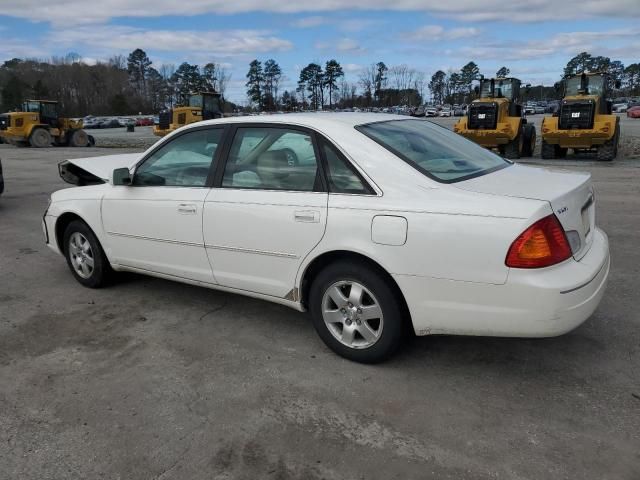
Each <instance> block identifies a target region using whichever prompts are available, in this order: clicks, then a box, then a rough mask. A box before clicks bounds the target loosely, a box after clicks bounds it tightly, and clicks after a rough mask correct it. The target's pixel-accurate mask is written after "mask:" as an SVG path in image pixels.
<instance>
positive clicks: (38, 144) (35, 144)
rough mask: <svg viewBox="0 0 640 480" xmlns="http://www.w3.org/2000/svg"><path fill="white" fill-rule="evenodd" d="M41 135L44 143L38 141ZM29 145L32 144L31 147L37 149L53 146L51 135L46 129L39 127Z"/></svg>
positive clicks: (33, 133) (32, 134)
mask: <svg viewBox="0 0 640 480" xmlns="http://www.w3.org/2000/svg"><path fill="white" fill-rule="evenodd" d="M40 135H42V142H40V141H36V139H37V138H38V136H40ZM47 140H48V141H47ZM29 143H30V144H31V146H33V147H36V148H44V147H48V146H49V145H51V134H50V133H49V132H48V131H47V130H46V129H44V128H41V127H38V128H36V129H35V130H34V131H33V132H31V137H30V138H29Z"/></svg>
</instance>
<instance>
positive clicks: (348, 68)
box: [342, 63, 364, 73]
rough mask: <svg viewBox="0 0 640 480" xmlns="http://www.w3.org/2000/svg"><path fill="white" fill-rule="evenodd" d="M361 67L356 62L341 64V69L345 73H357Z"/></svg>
mask: <svg viewBox="0 0 640 480" xmlns="http://www.w3.org/2000/svg"><path fill="white" fill-rule="evenodd" d="M363 68H364V67H363V66H362V65H360V64H358V63H345V64H343V65H342V69H343V70H344V71H345V73H359V72H361V71H362V70H363Z"/></svg>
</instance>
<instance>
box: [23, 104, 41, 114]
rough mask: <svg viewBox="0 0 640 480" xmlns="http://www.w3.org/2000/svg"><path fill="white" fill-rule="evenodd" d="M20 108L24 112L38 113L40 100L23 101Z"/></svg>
mask: <svg viewBox="0 0 640 480" xmlns="http://www.w3.org/2000/svg"><path fill="white" fill-rule="evenodd" d="M22 109H23V110H24V111H25V112H31V113H39V112H40V102H24V104H23V106H22Z"/></svg>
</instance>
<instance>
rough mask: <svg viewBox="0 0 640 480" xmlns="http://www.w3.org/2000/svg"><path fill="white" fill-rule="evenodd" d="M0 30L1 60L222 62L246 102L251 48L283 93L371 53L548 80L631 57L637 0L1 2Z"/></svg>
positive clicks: (636, 56)
mask: <svg viewBox="0 0 640 480" xmlns="http://www.w3.org/2000/svg"><path fill="white" fill-rule="evenodd" d="M0 36H1V37H2V40H1V41H0V61H4V60H7V59H10V58H14V57H19V58H25V57H28V58H39V59H46V58H49V57H51V56H53V55H65V54H66V53H68V52H75V53H78V54H79V55H80V56H81V57H82V58H83V60H84V61H85V62H87V63H93V62H96V61H104V60H107V59H108V58H109V57H111V56H113V55H115V54H122V55H127V54H128V53H129V52H131V51H132V50H134V49H136V48H142V49H143V50H145V51H146V52H147V54H148V55H149V57H150V58H151V60H152V61H153V63H154V66H155V67H159V66H160V65H162V64H175V65H176V66H177V65H179V64H180V63H182V62H183V61H186V62H189V63H195V64H199V65H204V64H205V63H208V62H215V63H220V64H222V65H223V66H224V67H225V68H226V70H227V71H228V73H230V74H231V80H230V83H229V87H228V90H227V97H228V98H229V99H230V100H231V101H234V102H238V103H244V102H246V93H245V90H246V89H245V83H246V79H245V75H246V73H247V69H248V64H249V62H250V61H251V60H253V59H254V58H257V59H259V60H262V61H263V62H264V61H265V60H267V59H269V58H273V59H275V60H276V61H277V62H278V63H279V64H280V66H281V67H282V69H283V72H284V74H285V78H284V81H283V85H282V87H281V91H282V90H284V89H287V88H289V89H294V88H295V84H296V80H297V78H298V75H299V71H300V69H301V68H303V67H304V66H305V65H307V64H308V63H310V62H316V63H320V64H322V65H324V63H325V62H326V61H327V60H329V59H332V58H335V59H336V60H338V61H339V62H340V63H341V64H342V67H343V69H344V71H345V74H346V77H347V79H348V80H349V81H350V82H357V79H358V72H359V71H361V70H362V69H363V68H364V67H366V66H367V65H370V64H371V63H375V62H378V61H383V62H385V64H386V65H387V66H392V65H399V64H406V65H408V66H410V67H411V68H414V69H416V70H418V71H420V72H424V73H425V75H427V77H430V76H431V75H432V74H433V73H434V72H435V71H437V70H443V71H445V72H446V71H447V70H449V69H452V70H459V69H460V68H461V67H462V66H463V65H464V64H466V63H467V62H469V61H471V60H473V61H475V62H476V63H477V64H478V66H479V67H480V73H482V74H484V75H485V76H492V75H494V74H495V72H496V71H497V70H498V68H500V67H501V66H503V65H504V66H506V67H508V68H509V69H510V70H511V75H513V76H516V77H518V78H520V79H521V80H523V82H525V83H532V84H539V83H543V84H545V85H552V84H553V83H554V82H556V81H557V80H558V79H559V77H560V75H561V73H562V69H563V67H564V65H566V63H567V61H568V60H569V59H570V58H571V57H572V56H574V55H575V54H577V53H579V52H582V51H588V52H590V53H591V54H593V55H606V56H609V57H611V58H612V60H621V61H622V62H623V63H624V64H625V65H626V64H629V63H634V62H640V0H438V1H433V0H393V1H389V0H366V1H362V0H313V1H311V0H293V1H292V0H153V1H151V0H99V1H92V0H58V1H57V2H49V3H48V2H43V1H42V0H0Z"/></svg>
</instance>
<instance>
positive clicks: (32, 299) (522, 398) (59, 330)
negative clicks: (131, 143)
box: [0, 145, 640, 480]
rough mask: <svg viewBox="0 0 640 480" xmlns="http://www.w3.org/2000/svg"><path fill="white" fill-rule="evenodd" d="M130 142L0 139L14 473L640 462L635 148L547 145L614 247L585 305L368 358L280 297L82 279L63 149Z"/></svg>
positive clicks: (5, 434)
mask: <svg viewBox="0 0 640 480" xmlns="http://www.w3.org/2000/svg"><path fill="white" fill-rule="evenodd" d="M128 151H132V150H131V149H128V150H123V149H113V150H111V151H106V150H103V149H99V148H96V149H71V148H51V149H44V150H36V149H28V148H22V149H18V148H13V147H10V146H7V145H1V146H0V157H1V158H2V162H3V166H4V172H5V177H6V178H5V180H6V191H5V193H4V195H2V196H0V225H1V228H0V273H1V274H2V279H1V280H0V385H1V388H0V479H3V480H4V479H20V480H30V479H34V480H35V479H37V480H45V479H88V478H89V479H97V478H108V479H151V478H153V479H164V480H166V479H190V480H199V479H203V480H204V479H216V480H222V479H256V478H273V479H279V480H285V479H301V480H310V479H311V480H313V479H382V480H391V479H398V480H410V479H425V478H433V479H452V480H463V479H473V480H476V479H514V480H524V479H531V480H539V479H578V478H579V479H584V480H591V479H593V480H603V479H610V480H637V479H638V478H640V333H639V332H640V313H639V309H638V292H640V253H639V250H638V232H640V216H639V215H638V211H640V162H637V161H634V160H630V159H619V160H617V161H615V162H611V163H607V164H602V163H598V162H590V161H584V160H573V161H555V162H544V161H541V160H536V161H535V163H537V164H541V165H545V166H561V167H563V168H568V169H579V170H588V171H590V172H591V173H592V175H593V179H594V183H595V187H596V189H597V218H598V223H599V225H600V226H601V227H602V228H603V229H605V230H606V231H607V233H608V234H609V237H610V242H611V253H612V267H611V275H610V283H609V287H608V290H607V292H606V294H605V296H604V299H603V301H602V303H601V305H600V307H599V308H598V310H597V311H596V313H595V314H594V315H593V317H592V318H591V319H589V320H588V321H587V322H586V323H585V324H584V325H582V326H581V327H579V328H578V329H577V330H575V331H573V332H571V333H570V334H567V335H564V336H562V337H558V338H553V339H539V340H520V339H500V338H464V337H445V336H443V337H422V338H416V339H414V340H413V341H410V342H409V343H408V344H407V345H406V347H405V348H404V349H403V350H402V352H400V354H399V355H398V356H397V357H395V358H394V359H393V360H391V361H390V362H388V363H385V364H382V365H378V366H365V365H358V364H354V363H350V362H348V361H346V360H343V359H341V358H339V357H337V356H336V355H334V354H333V353H331V352H329V351H328V350H327V349H326V348H325V347H324V345H323V344H322V343H321V341H320V340H319V339H318V338H317V337H316V334H315V332H314V330H313V327H312V325H311V323H310V322H309V321H308V318H307V317H306V316H305V315H302V314H299V313H297V312H294V311H292V310H289V309H287V308H285V307H281V306H278V305H273V304H269V303H264V302H260V301H258V300H253V299H250V298H245V297H241V296H237V295H231V294H227V293H221V292H216V291H212V290H207V289H203V288H198V287H193V286H188V285H182V284H177V283H172V282H169V281H164V280H159V279H154V278H149V277H143V276H137V275H122V276H120V279H119V281H118V282H117V283H116V284H114V285H113V286H111V287H110V288H106V289H101V290H88V289H85V288H83V287H81V286H80V285H79V284H78V283H77V282H75V280H74V279H73V277H72V275H71V273H70V272H69V271H68V269H67V266H66V264H65V262H64V260H63V258H62V257H59V256H56V255H54V254H53V253H52V252H50V251H49V250H48V248H46V247H45V245H44V243H43V239H42V232H41V228H40V219H41V216H42V213H43V210H44V208H45V206H46V202H47V198H48V197H49V195H50V193H51V192H52V191H54V190H57V189H60V188H65V187H68V185H66V184H65V183H63V182H62V181H61V180H60V179H59V178H58V175H57V168H56V166H57V163H58V162H59V161H61V160H63V159H65V158H70V157H83V156H91V155H100V154H104V153H124V152H128Z"/></svg>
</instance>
